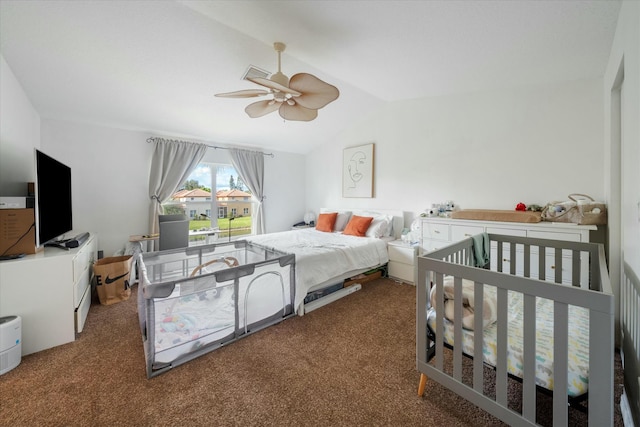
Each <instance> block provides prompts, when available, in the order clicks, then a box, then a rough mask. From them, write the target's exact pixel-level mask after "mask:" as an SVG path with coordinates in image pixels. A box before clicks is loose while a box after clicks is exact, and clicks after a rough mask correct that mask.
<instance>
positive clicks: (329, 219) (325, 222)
mask: <svg viewBox="0 0 640 427" xmlns="http://www.w3.org/2000/svg"><path fill="white" fill-rule="evenodd" d="M337 217H338V212H332V213H321V214H320V215H318V222H317V223H316V230H318V231H326V232H327V233H331V232H332V231H333V227H334V225H335V223H336V218H337Z"/></svg>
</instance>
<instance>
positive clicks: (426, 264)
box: [416, 234, 614, 426]
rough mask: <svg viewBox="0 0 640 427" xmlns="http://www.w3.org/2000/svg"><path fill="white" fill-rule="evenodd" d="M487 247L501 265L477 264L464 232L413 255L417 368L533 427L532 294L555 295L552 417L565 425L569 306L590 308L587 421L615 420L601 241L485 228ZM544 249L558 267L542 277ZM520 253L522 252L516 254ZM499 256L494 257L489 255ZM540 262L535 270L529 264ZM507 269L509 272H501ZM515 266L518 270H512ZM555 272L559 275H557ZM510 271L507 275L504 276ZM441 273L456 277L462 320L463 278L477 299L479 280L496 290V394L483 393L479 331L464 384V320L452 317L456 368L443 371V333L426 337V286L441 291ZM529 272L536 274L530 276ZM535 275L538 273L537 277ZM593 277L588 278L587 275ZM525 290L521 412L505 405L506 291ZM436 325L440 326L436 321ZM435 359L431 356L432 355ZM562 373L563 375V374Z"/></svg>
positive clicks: (478, 312) (439, 307) (440, 308)
mask: <svg viewBox="0 0 640 427" xmlns="http://www.w3.org/2000/svg"><path fill="white" fill-rule="evenodd" d="M489 239H490V242H491V245H492V247H494V248H496V249H497V252H495V253H497V254H499V255H498V260H497V262H493V263H492V267H493V268H494V269H495V270H498V271H491V270H488V269H482V268H475V267H472V266H471V264H472V262H473V255H472V254H473V239H472V238H468V239H465V240H463V241H460V242H457V243H454V244H452V245H450V246H448V247H446V248H443V249H440V250H437V251H434V252H431V253H428V254H426V255H424V256H421V257H419V259H418V284H417V309H416V316H417V342H416V345H417V349H416V354H417V368H418V370H419V371H420V372H421V373H424V374H426V376H427V377H429V378H432V379H434V380H436V381H438V382H439V383H441V384H443V385H444V386H446V387H448V388H449V389H451V390H452V391H454V392H455V393H457V394H459V395H461V396H462V397H464V398H465V399H467V400H469V401H471V402H472V403H474V404H476V405H478V406H479V407H481V408H483V409H485V410H486V411H487V412H489V413H491V414H493V415H494V416H496V417H498V418H500V419H502V420H503V421H505V422H507V423H509V424H512V425H513V424H518V425H535V421H536V390H537V387H536V361H535V357H536V348H535V347H536V321H535V316H536V313H535V310H536V298H537V297H541V298H547V299H550V300H553V301H554V302H553V304H554V314H553V317H554V331H553V335H554V347H553V354H554V378H553V382H554V385H553V389H554V390H556V392H555V393H553V422H554V425H566V424H567V420H568V407H567V394H566V393H564V392H558V390H567V386H568V382H567V381H568V380H567V375H566V373H567V366H568V344H567V343H568V312H569V306H578V307H584V308H586V309H588V310H589V319H590V321H589V342H590V343H592V345H590V346H589V401H590V402H589V405H588V417H589V425H592V426H601V425H611V424H612V423H613V380H612V378H613V318H614V311H613V310H614V308H613V295H612V292H611V286H610V283H609V278H608V274H607V270H606V264H605V259H604V249H603V247H602V245H596V244H589V243H579V242H566V241H554V240H546V239H531V238H522V237H515V236H503V235H496V234H489ZM504 250H507V251H509V252H510V253H511V257H510V261H511V262H510V263H509V265H508V266H506V265H505V264H503V263H502V262H501V258H502V257H501V255H502V254H503V251H504ZM549 254H553V256H552V259H553V260H554V262H555V265H556V267H557V269H556V270H555V271H556V274H554V275H553V277H546V276H547V275H546V274H545V273H546V271H547V265H546V260H547V258H549ZM516 255H519V256H516ZM566 259H571V265H570V271H571V272H572V274H571V280H570V281H569V283H567V280H566V278H565V277H563V274H562V271H563V270H565V269H563V268H562V263H563V262H565V260H566ZM494 261H496V260H494ZM536 261H537V263H538V268H537V269H536V268H532V264H535V262H536ZM585 262H587V263H588V266H589V269H588V271H589V274H588V276H589V277H588V278H587V279H588V280H585V278H584V277H581V274H580V271H581V265H582V264H583V263H585ZM505 270H507V271H505ZM516 272H518V273H519V274H520V275H516ZM558 272H559V273H558ZM505 273H507V274H505ZM445 276H453V278H454V287H455V298H454V300H455V307H454V317H455V319H461V318H462V279H466V280H470V281H472V282H473V283H474V285H473V288H474V289H473V292H474V298H475V300H476V301H482V298H483V289H484V284H490V285H492V286H495V288H496V290H497V322H496V323H497V360H496V366H495V376H496V384H495V399H494V398H491V397H488V396H485V395H484V393H483V388H484V384H483V381H484V375H483V354H482V343H483V335H482V334H480V333H476V334H474V346H473V348H474V350H473V351H474V354H473V355H472V357H473V375H472V377H473V378H472V382H471V384H470V385H467V384H466V383H465V382H464V381H463V378H462V361H463V355H464V354H463V351H462V338H461V337H462V322H461V321H456V322H454V343H453V350H452V351H453V367H452V369H451V371H446V372H445V369H444V364H443V357H441V356H440V355H442V354H443V350H444V347H445V343H444V338H443V336H442V335H443V334H442V333H436V334H435V341H432V340H431V339H430V337H429V335H428V327H427V310H428V308H429V307H430V301H429V292H430V289H431V287H432V286H435V287H436V294H437V295H439V296H442V295H443V281H444V277H445ZM531 276H534V277H531ZM535 276H537V277H535ZM589 279H590V280H589ZM509 291H512V292H519V293H521V294H522V295H523V307H524V312H523V325H524V326H523V354H524V356H523V358H524V360H523V369H522V371H523V378H522V413H517V412H515V411H514V410H512V409H510V408H509V402H508V393H507V384H508V377H509V374H508V369H507V330H508V312H507V308H508V304H507V299H508V292H509ZM435 309H436V324H437V325H442V324H443V322H444V314H443V313H444V302H443V298H437V300H436V307H435ZM482 319H483V305H482V304H478V305H476V307H475V312H474V319H473V324H474V330H476V331H480V330H482V329H483V327H482V325H483V323H482V321H483V320H482ZM438 330H440V327H438ZM432 357H433V358H434V360H432V361H431V363H429V362H430V359H431V358H432ZM561 373H562V374H561ZM467 382H468V381H467Z"/></svg>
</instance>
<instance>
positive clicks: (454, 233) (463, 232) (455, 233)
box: [451, 225, 484, 242]
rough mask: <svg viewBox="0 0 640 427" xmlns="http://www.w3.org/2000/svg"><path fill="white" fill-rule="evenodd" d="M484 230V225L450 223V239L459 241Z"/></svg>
mask: <svg viewBox="0 0 640 427" xmlns="http://www.w3.org/2000/svg"><path fill="white" fill-rule="evenodd" d="M483 232H484V227H479V226H474V225H452V226H451V240H452V241H454V242H459V241H460V240H464V239H466V238H467V237H471V236H475V235H476V234H481V233H483Z"/></svg>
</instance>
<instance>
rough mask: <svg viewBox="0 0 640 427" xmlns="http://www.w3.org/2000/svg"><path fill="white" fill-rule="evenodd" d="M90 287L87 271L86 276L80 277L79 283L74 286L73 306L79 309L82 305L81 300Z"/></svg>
mask: <svg viewBox="0 0 640 427" xmlns="http://www.w3.org/2000/svg"><path fill="white" fill-rule="evenodd" d="M88 287H89V272H88V271H85V274H83V275H82V276H80V278H79V279H78V281H77V282H75V283H74V284H73V306H74V307H77V306H78V304H80V300H81V299H82V296H83V295H84V292H85V291H86V289H87V288H88Z"/></svg>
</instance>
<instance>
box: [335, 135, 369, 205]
mask: <svg viewBox="0 0 640 427" xmlns="http://www.w3.org/2000/svg"><path fill="white" fill-rule="evenodd" d="M374 156H375V150H374V144H373V143H370V144H364V145H358V146H354V147H347V148H345V149H344V150H343V153H342V197H365V198H366V197H369V198H371V197H373V166H374Z"/></svg>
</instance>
